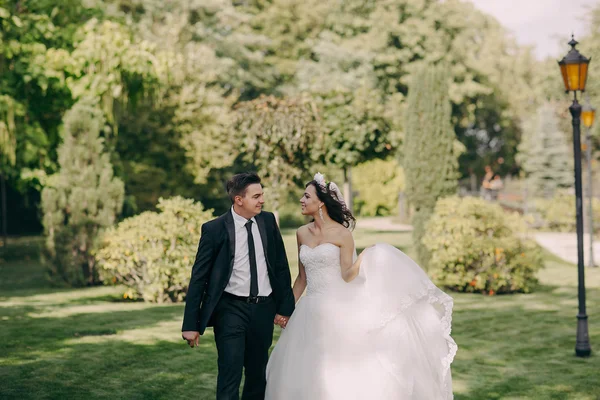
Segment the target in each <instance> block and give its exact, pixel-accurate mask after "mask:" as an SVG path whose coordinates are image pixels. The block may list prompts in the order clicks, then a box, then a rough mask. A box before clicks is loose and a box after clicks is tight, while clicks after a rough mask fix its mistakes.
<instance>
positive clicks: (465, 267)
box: [423, 197, 542, 295]
mask: <svg viewBox="0 0 600 400" xmlns="http://www.w3.org/2000/svg"><path fill="white" fill-rule="evenodd" d="M525 230H526V225H525V222H524V220H523V219H522V218H521V217H520V216H519V215H518V214H517V213H513V214H508V213H506V212H505V211H503V210H502V208H501V207H500V206H499V205H497V204H492V203H489V202H486V201H485V200H482V199H478V198H472V197H466V198H458V197H448V198H445V199H441V200H440V201H439V202H438V203H437V205H436V208H435V212H434V214H433V216H432V218H431V219H430V221H429V223H428V224H427V230H426V234H425V236H424V238H423V243H424V245H425V246H426V247H427V249H428V250H429V251H430V253H431V261H430V263H429V267H430V273H431V275H432V277H433V279H434V280H435V281H436V282H438V283H439V284H440V285H443V286H445V287H447V288H449V289H452V290H455V291H459V292H479V293H488V294H490V295H493V294H496V293H514V292H525V293H527V292H530V291H531V290H532V289H533V288H534V287H535V284H536V283H537V279H536V273H537V271H538V270H539V269H540V268H541V267H542V257H541V252H540V251H539V249H538V247H537V245H536V244H535V243H534V242H533V241H531V240H529V239H526V238H524V237H523V234H524V233H525Z"/></svg>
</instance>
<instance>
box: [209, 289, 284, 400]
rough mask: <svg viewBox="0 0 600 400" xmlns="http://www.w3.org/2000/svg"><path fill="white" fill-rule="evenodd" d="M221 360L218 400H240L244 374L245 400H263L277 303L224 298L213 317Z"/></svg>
mask: <svg viewBox="0 0 600 400" xmlns="http://www.w3.org/2000/svg"><path fill="white" fill-rule="evenodd" d="M213 317H214V328H213V329H214V334H215V342H216V344H217V352H218V356H219V360H218V367H219V374H218V377H217V400H238V399H239V391H240V383H241V381H242V370H244V371H245V381H244V391H243V393H242V400H264V398H265V388H266V385H267V377H266V369H267V361H268V359H269V348H270V347H271V344H272V342H273V319H274V318H275V301H274V300H273V298H269V299H267V300H266V301H265V302H263V303H259V304H248V303H246V302H244V301H240V300H237V299H232V298H230V297H227V296H226V295H223V296H222V297H221V299H220V300H219V303H217V306H216V308H215V311H214V314H213Z"/></svg>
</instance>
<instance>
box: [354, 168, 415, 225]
mask: <svg viewBox="0 0 600 400" xmlns="http://www.w3.org/2000/svg"><path fill="white" fill-rule="evenodd" d="M352 185H353V189H354V191H356V192H357V193H358V195H357V196H356V197H354V207H355V211H356V214H358V215H360V216H363V217H365V216H369V217H370V216H376V215H384V216H387V215H392V214H397V210H398V194H399V193H400V192H401V191H402V190H404V170H403V169H402V167H401V166H400V165H399V164H398V161H397V160H395V159H389V160H379V159H376V160H372V161H368V162H366V163H363V164H360V165H359V166H357V167H355V168H353V169H352Z"/></svg>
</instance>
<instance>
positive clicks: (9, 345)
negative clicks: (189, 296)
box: [0, 230, 600, 400]
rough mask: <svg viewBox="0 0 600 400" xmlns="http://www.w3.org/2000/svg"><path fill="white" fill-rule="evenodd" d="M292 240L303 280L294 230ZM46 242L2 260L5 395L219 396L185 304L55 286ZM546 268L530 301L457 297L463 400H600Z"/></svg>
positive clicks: (569, 296) (378, 237)
mask: <svg viewBox="0 0 600 400" xmlns="http://www.w3.org/2000/svg"><path fill="white" fill-rule="evenodd" d="M355 237H356V244H357V247H358V249H359V251H360V250H361V249H362V248H364V247H366V246H368V245H370V244H373V243H377V242H388V243H392V244H394V245H396V246H397V247H399V248H401V249H402V250H404V251H405V252H407V253H408V254H409V255H412V247H411V245H410V243H411V241H410V233H394V232H367V231H361V230H357V232H355ZM284 240H285V244H286V248H287V251H288V256H289V259H290V266H291V269H292V276H293V277H294V276H295V274H296V273H297V259H296V258H297V254H296V253H297V250H296V243H295V235H294V232H293V231H284ZM40 244H41V242H40V241H39V240H37V241H31V240H23V241H19V242H18V243H12V244H11V246H10V248H9V251H8V252H7V253H5V255H4V259H3V261H2V262H0V328H1V329H0V382H1V384H0V398H2V399H5V398H6V399H90V398H94V399H101V398H106V399H114V398H124V399H125V398H126V399H179V398H181V399H184V398H189V397H193V398H197V399H213V398H214V390H215V383H216V358H217V355H216V350H215V347H214V342H213V337H212V330H210V329H209V330H207V332H206V334H205V335H204V336H203V337H202V338H201V341H200V348H198V349H193V350H192V349H190V348H189V347H187V346H186V345H185V343H184V342H183V341H182V340H181V338H180V328H181V318H182V315H183V306H182V305H180V304H176V305H172V304H167V305H155V304H145V303H142V302H132V301H126V300H124V299H123V297H122V293H123V289H122V288H120V287H95V288H84V289H70V288H56V287H52V286H50V285H49V284H48V283H47V281H46V280H45V279H44V273H43V269H42V268H41V267H40V265H39V261H38V256H37V246H39V245H40ZM545 260H546V268H545V269H544V270H543V271H541V273H540V282H541V287H540V288H539V289H538V290H537V291H536V292H534V293H532V294H519V295H512V296H494V297H488V296H481V295H475V294H452V295H453V297H454V299H455V312H454V329H453V336H454V338H455V339H456V341H457V343H458V344H459V352H458V354H457V357H456V360H455V362H454V364H453V378H454V390H455V394H456V399H459V400H461V399H486V400H487V399H590V400H592V399H594V400H597V399H600V396H599V394H600V379H598V376H599V374H600V372H599V371H600V357H598V356H597V355H596V353H593V355H592V357H591V358H589V359H578V358H576V357H575V356H574V345H575V326H576V319H575V315H576V314H577V270H576V267H575V266H573V265H570V264H567V263H564V262H562V261H560V260H558V259H557V258H555V257H553V256H551V255H546V257H545ZM586 274H587V275H586V278H587V287H588V292H587V294H588V314H589V316H590V338H591V341H592V348H593V350H597V351H600V317H599V316H598V312H597V310H598V309H599V307H600V269H593V270H591V269H586ZM278 333H279V330H276V337H278ZM291 379H293V377H292V378H291ZM282 400H284V399H282Z"/></svg>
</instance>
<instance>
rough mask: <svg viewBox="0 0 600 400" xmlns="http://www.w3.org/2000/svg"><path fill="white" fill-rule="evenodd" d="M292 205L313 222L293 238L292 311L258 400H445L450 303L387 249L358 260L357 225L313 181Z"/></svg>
mask: <svg viewBox="0 0 600 400" xmlns="http://www.w3.org/2000/svg"><path fill="white" fill-rule="evenodd" d="M300 203H301V205H302V214H304V215H309V216H312V217H313V219H314V221H313V222H311V223H309V224H307V225H304V226H302V227H301V228H300V229H298V231H297V241H298V259H299V261H298V268H299V272H298V277H297V278H296V281H295V282H294V287H293V291H294V297H295V300H296V303H297V304H296V310H295V311H294V313H293V314H292V316H291V318H290V319H289V321H288V322H287V325H284V328H285V329H284V330H283V331H282V333H281V336H280V338H279V341H278V343H277V345H276V346H275V349H274V350H273V352H272V354H271V358H270V360H269V364H268V366H267V389H266V397H265V398H266V400H352V399H355V400H359V399H360V400H363V399H365V400H366V399H378V400H380V399H381V400H387V399H394V400H400V399H401V400H404V399H414V400H437V399H444V400H445V399H451V398H452V397H453V396H452V378H451V374H450V364H451V363H452V360H453V359H454V355H455V354H456V350H457V346H456V343H455V342H454V340H453V339H452V338H451V337H450V328H451V319H452V305H453V302H452V298H451V297H450V296H448V295H446V294H445V293H443V292H442V291H441V290H439V289H438V288H437V287H435V285H434V284H433V283H432V282H431V281H430V280H429V278H428V277H427V275H426V274H425V272H423V270H421V268H420V267H419V266H418V265H417V264H415V263H414V262H413V261H412V260H411V259H410V258H409V257H408V256H407V255H405V254H404V253H402V252H401V251H399V250H397V249H396V248H395V247H393V246H390V245H387V244H377V245H375V246H372V247H369V248H367V249H365V250H364V251H363V252H362V253H361V254H360V255H359V256H358V257H357V256H356V251H355V247H354V239H353V238H352V233H351V232H350V230H349V229H351V228H352V227H353V226H354V222H355V219H354V217H353V216H352V214H351V213H350V211H349V210H348V209H347V207H346V206H345V203H344V200H343V198H342V195H341V193H340V190H339V188H338V187H337V185H336V184H335V183H333V182H330V183H328V184H327V183H326V182H325V179H324V178H323V175H321V174H320V173H319V174H316V175H315V177H314V180H313V181H311V182H309V183H308V184H307V185H306V189H305V192H304V195H303V196H302V199H301V200H300ZM305 290H306V295H305V296H303V297H302V298H301V296H302V294H303V292H304V291H305Z"/></svg>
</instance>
